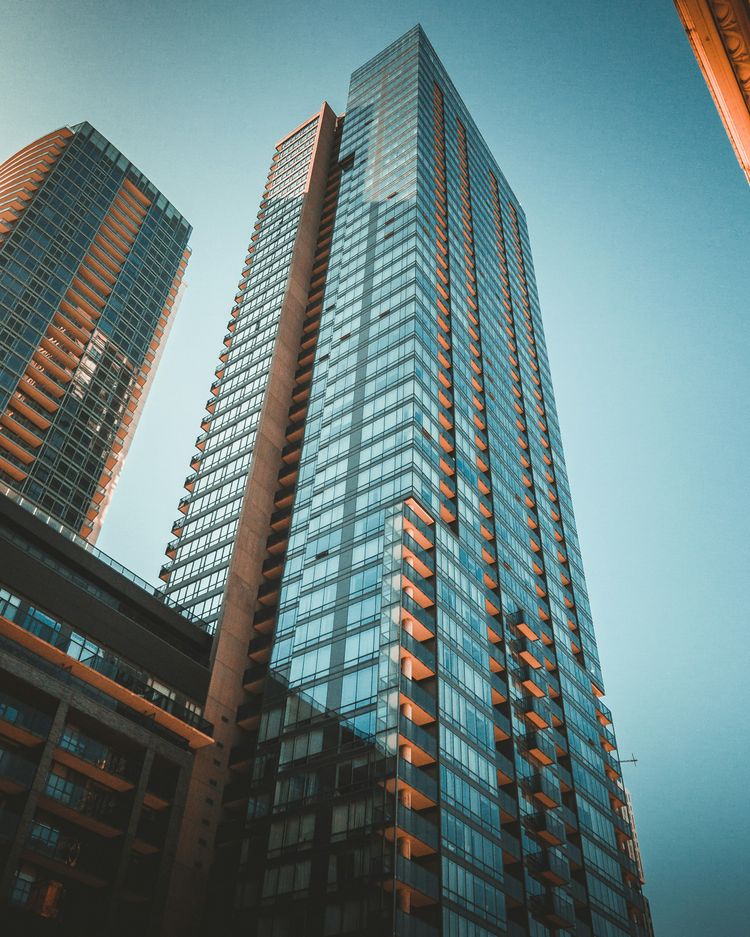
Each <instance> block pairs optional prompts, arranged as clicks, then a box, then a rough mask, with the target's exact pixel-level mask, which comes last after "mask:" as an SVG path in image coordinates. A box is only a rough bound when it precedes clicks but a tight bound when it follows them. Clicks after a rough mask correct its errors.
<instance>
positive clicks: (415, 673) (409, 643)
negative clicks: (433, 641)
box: [400, 628, 437, 680]
mask: <svg viewBox="0 0 750 937" xmlns="http://www.w3.org/2000/svg"><path fill="white" fill-rule="evenodd" d="M400 637H401V660H402V661H403V660H405V659H409V660H410V661H411V668H412V677H413V678H414V679H416V680H424V679H425V678H426V677H434V676H435V673H436V671H437V661H436V658H435V651H433V650H431V649H430V648H428V647H426V642H422V641H417V639H416V638H414V637H413V636H412V635H410V634H408V633H407V632H406V631H404V630H403V628H402V629H401V635H400ZM402 667H403V664H402Z"/></svg>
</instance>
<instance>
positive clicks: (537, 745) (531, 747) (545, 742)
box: [523, 732, 557, 765]
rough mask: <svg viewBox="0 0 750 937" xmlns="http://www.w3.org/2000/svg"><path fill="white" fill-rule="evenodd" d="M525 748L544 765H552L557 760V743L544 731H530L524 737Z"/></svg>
mask: <svg viewBox="0 0 750 937" xmlns="http://www.w3.org/2000/svg"><path fill="white" fill-rule="evenodd" d="M523 747H524V750H525V751H526V752H527V753H528V754H529V755H531V757H532V758H534V759H535V760H536V761H538V762H539V763H540V764H543V765H551V764H553V762H555V761H556V760H557V752H556V750H555V744H554V742H553V741H552V739H551V738H549V737H548V736H547V735H544V734H543V733H542V732H529V733H528V734H527V735H525V736H524V739H523Z"/></svg>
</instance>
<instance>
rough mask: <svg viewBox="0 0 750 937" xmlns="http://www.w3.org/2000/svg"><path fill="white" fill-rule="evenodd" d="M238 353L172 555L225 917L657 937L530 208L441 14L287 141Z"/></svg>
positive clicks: (273, 177) (251, 265)
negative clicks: (195, 654)
mask: <svg viewBox="0 0 750 937" xmlns="http://www.w3.org/2000/svg"><path fill="white" fill-rule="evenodd" d="M224 344H225V350H224V352H223V353H222V356H221V359H222V360H221V363H220V366H219V369H218V371H217V379H216V381H215V383H214V384H213V386H212V398H211V400H210V402H209V406H208V412H207V415H206V417H205V419H204V422H203V425H202V430H203V432H202V434H201V436H200V437H199V439H198V451H197V454H196V456H195V459H194V462H193V468H194V474H193V475H192V476H190V477H189V478H188V479H187V482H186V487H187V489H188V493H187V496H186V497H185V498H184V499H183V500H182V502H181V506H180V507H181V519H180V520H178V522H177V523H176V524H175V528H174V533H175V535H176V539H175V540H173V541H172V542H171V543H170V545H169V547H168V556H169V557H170V563H168V564H167V565H166V566H165V567H164V569H163V571H162V576H163V578H165V579H166V580H167V581H168V588H169V591H170V594H172V595H173V597H174V598H176V599H177V600H178V601H179V602H180V603H181V604H190V603H194V606H193V607H194V610H195V611H196V612H197V613H198V614H201V615H203V616H206V617H207V618H209V619H210V620H211V621H213V622H214V623H215V628H216V637H215V640H214V644H213V672H212V678H211V684H210V687H209V693H208V701H207V705H206V717H207V718H208V719H210V721H211V722H212V723H213V724H214V725H215V727H216V729H215V738H216V740H217V743H218V745H219V751H220V754H219V757H217V756H216V752H213V753H211V752H200V753H198V755H197V758H196V770H195V772H194V776H193V781H192V784H191V791H190V794H189V797H190V798H191V799H192V800H191V802H192V804H193V808H192V809H189V810H188V815H189V816H193V817H194V818H195V826H194V827H191V826H190V825H189V823H188V824H186V825H185V827H184V829H183V836H182V845H181V848H183V849H186V850H187V849H189V848H194V847H195V843H196V841H197V842H201V841H203V842H204V843H207V842H208V843H209V845H208V846H207V852H206V857H205V860H203V859H199V860H198V865H197V866H196V868H198V867H201V866H202V865H204V864H205V863H206V862H210V861H211V845H210V839H211V838H212V839H213V841H214V850H213V874H212V876H211V882H210V892H209V907H210V917H211V920H212V922H213V926H215V927H217V926H221V927H222V928H223V931H222V932H226V933H237V934H240V933H241V934H253V935H257V937H286V935H289V937H291V935H296V934H305V935H310V937H312V935H334V934H350V935H355V934H357V935H360V934H368V935H390V934H396V935H403V937H438V935H443V937H488V935H506V934H507V935H513V937H521V935H534V937H545V935H553V934H557V935H576V937H590V935H594V937H625V935H630V937H639V935H643V934H645V933H646V919H645V914H644V909H645V900H644V898H643V895H642V892H641V886H640V874H639V869H638V867H637V864H636V863H635V862H634V860H633V858H632V854H631V852H629V850H628V844H629V842H630V840H631V838H632V829H631V826H630V824H629V823H628V821H627V820H626V819H625V818H624V817H623V811H622V808H623V807H624V805H625V804H626V796H625V791H624V788H623V785H622V781H621V770H620V763H619V760H618V756H617V748H616V741H615V736H614V732H613V729H612V718H611V715H610V712H609V710H608V708H607V707H606V705H605V704H604V702H603V701H602V697H603V695H604V685H603V681H602V675H601V670H600V667H599V660H598V656H597V650H596V641H595V637H594V631H593V625H592V620H591V612H590V609H589V604H588V599H587V594H586V585H585V581H584V575H583V569H582V563H581V556H580V552H579V547H578V540H577V536H576V530H575V521H574V517H573V510H572V505H571V499H570V490H569V487H568V481H567V475H566V471H565V463H564V458H563V452H562V443H561V440H560V432H559V427H558V422H557V415H556V412H555V402H554V396H553V391H552V384H551V379H550V372H549V365H548V360H547V352H546V347H545V340H544V333H543V327H542V321H541V314H540V310H539V304H538V300H537V293H536V285H535V280H534V269H533V263H532V259H531V250H530V246H529V238H528V232H527V229H526V222H525V218H524V214H523V210H522V209H521V206H520V205H519V203H518V201H517V199H516V198H515V196H514V194H513V192H512V191H511V189H510V187H509V186H508V183H507V182H506V180H505V178H504V176H503V174H502V172H501V170H500V169H499V167H498V165H497V163H496V162H495V159H494V158H493V156H492V154H491V153H490V152H489V150H488V148H487V146H486V144H485V142H484V140H483V139H482V136H481V135H480V133H479V131H478V130H477V128H476V126H475V124H474V122H473V120H472V118H471V116H470V115H469V113H468V111H467V109H466V107H465V105H464V104H463V102H462V100H461V98H460V97H459V95H458V93H457V92H456V90H455V88H454V87H453V85H452V83H451V81H450V79H449V77H448V76H447V74H446V72H445V70H444V68H443V66H442V65H441V63H440V61H439V60H438V58H437V56H436V55H435V52H434V51H433V49H432V47H431V45H430V43H429V42H428V40H427V38H426V37H425V35H424V33H423V31H422V30H421V28H420V27H415V28H414V29H413V30H411V31H410V32H408V33H407V34H406V35H404V36H403V37H401V38H400V39H399V40H398V41H397V42H395V43H393V44H392V45H391V46H389V47H388V48H387V49H386V50H385V51H383V52H382V53H381V54H379V55H378V56H376V57H375V58H374V59H372V60H371V61H370V62H368V63H367V64H365V65H364V66H363V67H362V68H360V69H358V70H357V71H356V72H355V73H354V74H353V76H352V79H351V85H350V91H349V99H348V105H347V110H346V116H345V117H342V118H338V119H336V118H335V117H334V115H333V114H332V113H331V111H330V109H329V108H328V107H327V106H326V105H324V106H323V108H322V109H321V111H320V112H319V113H318V114H317V115H315V116H314V117H313V118H312V119H311V120H310V121H308V122H306V123H305V124H303V125H302V127H300V128H298V129H297V130H296V131H294V132H293V133H292V134H290V135H289V136H288V137H286V138H285V139H284V140H283V141H281V142H280V143H279V144H278V145H277V147H276V151H275V153H274V157H273V162H272V166H271V171H270V173H269V179H268V184H267V187H266V192H265V194H264V197H263V201H262V202H261V206H260V212H259V214H258V220H257V223H256V225H255V231H254V234H253V236H252V240H251V246H250V250H249V253H248V259H247V262H246V264H245V267H244V269H243V271H242V280H241V283H240V290H239V292H238V294H237V297H236V301H235V304H234V306H233V309H232V314H231V319H230V327H229V331H228V333H227V336H226V338H225V342H224ZM222 751H223V752H224V753H225V754H224V755H222V754H221V752H222ZM219 790H220V791H221V792H222V796H221V797H218V796H217V791H219ZM217 922H221V923H220V925H219V923H217Z"/></svg>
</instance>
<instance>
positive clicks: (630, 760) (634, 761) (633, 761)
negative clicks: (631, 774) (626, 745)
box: [620, 752, 638, 767]
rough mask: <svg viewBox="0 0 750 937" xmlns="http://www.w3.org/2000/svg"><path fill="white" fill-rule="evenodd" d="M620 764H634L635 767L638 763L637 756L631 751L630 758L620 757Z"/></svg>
mask: <svg viewBox="0 0 750 937" xmlns="http://www.w3.org/2000/svg"><path fill="white" fill-rule="evenodd" d="M620 764H621V765H634V766H636V767H637V765H638V759H637V758H636V757H635V755H634V754H633V753H632V752H631V753H630V758H621V759H620Z"/></svg>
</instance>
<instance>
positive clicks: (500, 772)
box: [495, 751, 516, 786]
mask: <svg viewBox="0 0 750 937" xmlns="http://www.w3.org/2000/svg"><path fill="white" fill-rule="evenodd" d="M495 767H496V768H497V780H498V784H500V785H501V786H503V785H505V784H511V783H512V781H513V778H514V777H515V776H516V771H515V768H514V767H513V762H512V761H511V760H510V758H506V756H505V755H503V753H502V752H500V751H496V752H495Z"/></svg>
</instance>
